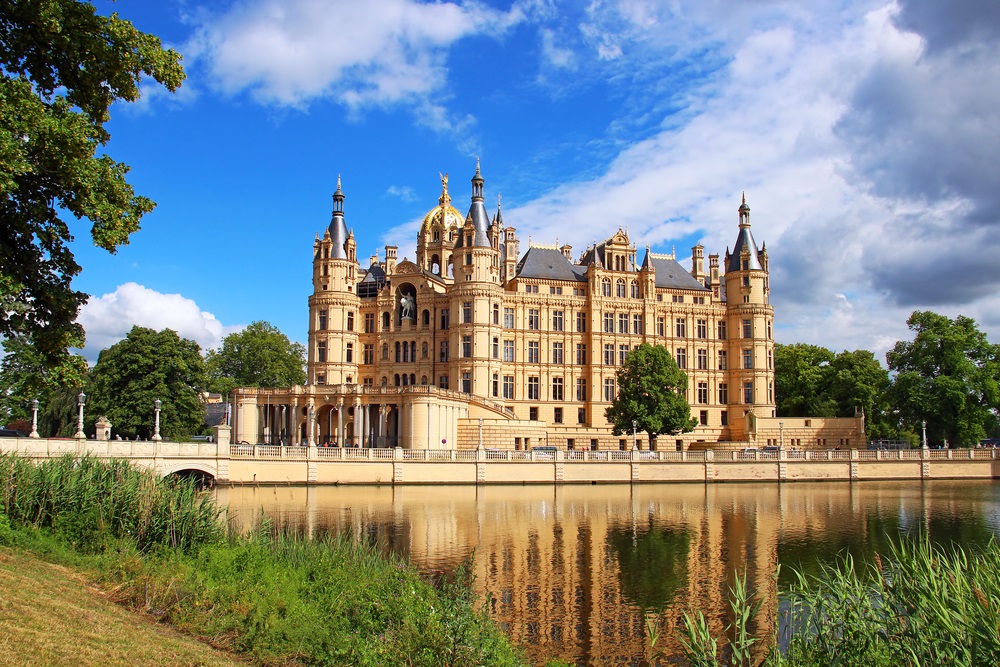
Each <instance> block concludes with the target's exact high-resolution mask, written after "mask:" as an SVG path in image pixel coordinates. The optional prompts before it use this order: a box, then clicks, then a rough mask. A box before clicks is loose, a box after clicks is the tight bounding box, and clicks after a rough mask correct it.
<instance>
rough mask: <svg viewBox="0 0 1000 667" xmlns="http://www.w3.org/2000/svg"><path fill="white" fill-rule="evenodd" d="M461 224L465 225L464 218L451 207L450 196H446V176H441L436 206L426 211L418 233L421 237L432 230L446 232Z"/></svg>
mask: <svg viewBox="0 0 1000 667" xmlns="http://www.w3.org/2000/svg"><path fill="white" fill-rule="evenodd" d="M463 224H465V216H463V215H462V214H461V213H459V212H458V209H456V208H455V207H454V206H452V205H451V195H449V194H448V174H443V175H442V176H441V197H440V198H439V199H438V205H437V206H435V207H434V208H432V209H431V210H429V211H427V215H425V216H424V221H423V222H422V223H421V225H420V233H421V235H423V234H426V233H427V232H432V231H434V230H438V231H441V232H447V231H449V230H452V229H457V228H459V227H461V226H462V225H463ZM442 236H443V234H442Z"/></svg>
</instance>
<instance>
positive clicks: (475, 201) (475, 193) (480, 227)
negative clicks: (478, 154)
mask: <svg viewBox="0 0 1000 667" xmlns="http://www.w3.org/2000/svg"><path fill="white" fill-rule="evenodd" d="M484 184H485V181H484V180H483V175H482V172H481V171H480V169H479V158H476V173H475V175H473V177H472V205H471V206H470V207H469V215H468V216H467V217H466V219H467V220H469V219H471V220H472V226H473V227H474V228H475V234H474V235H473V239H472V245H473V246H474V247H480V248H484V247H485V248H488V247H490V237H489V227H490V216H489V214H487V213H486V206H484V205H483V185H484ZM455 247H456V248H460V247H465V238H464V235H460V237H459V242H458V243H457V244H455Z"/></svg>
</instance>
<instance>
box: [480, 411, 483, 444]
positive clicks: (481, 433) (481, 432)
mask: <svg viewBox="0 0 1000 667" xmlns="http://www.w3.org/2000/svg"><path fill="white" fill-rule="evenodd" d="M482 448H483V418H482V417H480V418H479V449H482Z"/></svg>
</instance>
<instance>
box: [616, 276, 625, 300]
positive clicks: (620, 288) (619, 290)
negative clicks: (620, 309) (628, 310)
mask: <svg viewBox="0 0 1000 667" xmlns="http://www.w3.org/2000/svg"><path fill="white" fill-rule="evenodd" d="M615 296H617V297H618V298H619V299H624V298H625V281H624V280H622V279H621V278H619V279H618V281H617V282H616V283H615Z"/></svg>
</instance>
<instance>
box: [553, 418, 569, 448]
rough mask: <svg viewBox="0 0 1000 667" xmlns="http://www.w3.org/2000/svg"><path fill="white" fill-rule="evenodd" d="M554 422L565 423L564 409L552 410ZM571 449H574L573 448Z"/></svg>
mask: <svg viewBox="0 0 1000 667" xmlns="http://www.w3.org/2000/svg"><path fill="white" fill-rule="evenodd" d="M552 421H553V422H555V423H556V424H562V423H563V409H562V408H553V409H552ZM570 449H572V447H571V448H570Z"/></svg>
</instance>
